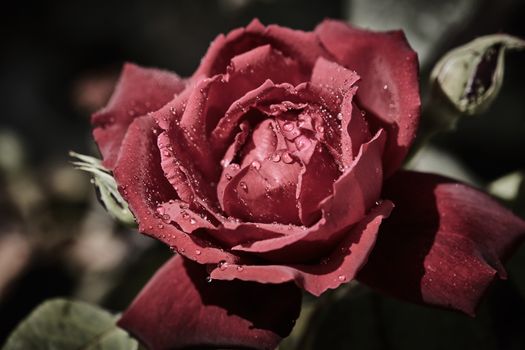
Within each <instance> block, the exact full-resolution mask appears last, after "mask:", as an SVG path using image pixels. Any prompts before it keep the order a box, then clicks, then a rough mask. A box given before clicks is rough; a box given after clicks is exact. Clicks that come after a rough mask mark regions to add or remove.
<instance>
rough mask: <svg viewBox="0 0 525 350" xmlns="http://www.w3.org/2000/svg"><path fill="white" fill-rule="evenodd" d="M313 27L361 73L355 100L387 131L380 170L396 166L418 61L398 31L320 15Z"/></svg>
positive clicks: (416, 110) (416, 108) (410, 126)
mask: <svg viewBox="0 0 525 350" xmlns="http://www.w3.org/2000/svg"><path fill="white" fill-rule="evenodd" d="M315 33H316V34H317V35H318V37H319V39H320V40H321V43H322V44H323V45H324V47H325V48H326V49H327V50H328V51H329V52H330V53H331V54H332V55H333V56H334V57H335V59H336V61H337V62H339V63H340V64H342V65H343V66H345V67H347V68H349V69H352V70H355V71H356V72H357V74H359V76H360V77H361V81H360V82H359V83H358V85H359V92H358V93H357V96H358V100H359V105H360V106H361V107H362V108H364V110H366V112H367V113H368V119H374V121H375V122H376V123H377V124H378V125H377V126H378V127H382V128H385V129H386V130H387V131H388V136H389V138H388V142H387V147H386V150H385V152H386V153H385V174H386V175H387V176H389V175H391V174H392V173H393V172H394V171H395V170H396V169H398V168H399V166H400V165H401V163H402V161H403V159H404V158H405V156H406V154H407V152H408V149H409V147H410V145H411V144H412V141H413V139H414V137H415V134H416V130H417V125H418V123H419V116H420V99H419V83H418V61H417V55H416V53H415V52H414V51H413V50H412V49H411V48H410V46H409V45H408V43H407V41H406V38H405V36H404V35H403V33H402V32H401V31H394V32H384V33H378V32H372V31H367V30H362V29H358V28H354V27H351V26H350V25H348V24H346V23H344V22H340V21H335V20H325V21H324V22H322V23H321V24H319V25H318V26H317V28H316V29H315Z"/></svg>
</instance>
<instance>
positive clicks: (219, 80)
mask: <svg viewBox="0 0 525 350" xmlns="http://www.w3.org/2000/svg"><path fill="white" fill-rule="evenodd" d="M267 79H270V80H272V81H274V82H276V83H280V82H287V83H292V84H297V83H299V82H300V81H301V79H302V76H301V74H300V72H299V67H298V66H297V63H295V62H294V61H292V60H290V59H289V58H286V57H284V56H283V55H282V54H281V53H279V52H277V51H275V50H273V49H272V48H271V47H270V46H268V45H265V46H260V47H257V48H255V49H253V50H251V51H248V52H244V53H242V54H240V55H239V56H236V57H233V58H232V60H231V63H230V65H229V67H228V71H227V73H226V74H224V75H216V76H214V77H213V78H208V79H204V80H202V81H199V82H198V83H196V86H195V88H194V90H193V93H191V95H190V96H189V99H188V101H187V105H186V109H185V110H184V114H183V115H182V118H181V119H180V129H181V130H183V134H182V136H183V140H184V141H185V143H186V146H187V152H188V153H190V154H192V155H193V157H194V159H195V162H196V164H197V165H198V168H199V169H200V170H201V172H202V173H203V174H204V175H205V176H206V177H207V178H208V179H213V178H216V177H217V175H218V174H217V171H218V168H217V160H216V157H215V156H217V157H218V156H222V154H223V152H224V149H223V148H221V149H216V148H214V147H210V141H209V140H210V139H209V137H208V136H209V134H210V132H211V131H212V130H213V129H214V128H215V127H216V126H217V123H219V121H220V120H221V119H227V118H229V117H228V116H225V113H226V111H227V110H228V108H230V107H231V105H232V104H233V103H234V101H236V100H238V99H240V98H241V97H243V96H244V95H245V94H246V93H247V92H249V91H251V90H254V89H256V88H258V87H259V86H260V85H261V84H263V83H264V82H265V81H266V80H267ZM241 112H242V114H245V113H246V112H248V109H242V111H241ZM228 136H230V134H228ZM178 142H181V140H179V141H178ZM210 149H211V152H210Z"/></svg>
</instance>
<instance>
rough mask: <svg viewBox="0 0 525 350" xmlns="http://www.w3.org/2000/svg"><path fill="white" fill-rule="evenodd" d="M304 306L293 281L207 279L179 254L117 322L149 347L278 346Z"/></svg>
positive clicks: (201, 267)
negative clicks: (208, 280)
mask: <svg viewBox="0 0 525 350" xmlns="http://www.w3.org/2000/svg"><path fill="white" fill-rule="evenodd" d="M300 309H301V293H300V291H299V290H298V289H297V287H295V286H294V285H291V284H281V285H263V284H259V283H248V282H241V281H234V282H224V281H212V282H207V276H206V269H205V267H203V266H201V265H198V264H195V263H193V262H190V261H188V260H185V259H183V258H181V257H180V256H175V257H173V258H172V259H171V260H169V261H168V262H167V263H166V264H165V265H164V266H163V267H162V268H160V269H159V270H158V271H157V273H156V274H155V275H154V276H153V278H152V279H151V280H150V281H149V282H148V284H147V285H146V286H145V287H144V289H143V290H142V291H141V292H140V294H139V295H138V296H137V297H136V299H135V300H134V301H133V303H132V304H131V306H130V307H129V308H128V309H127V310H126V311H125V312H124V314H123V315H122V317H121V319H120V320H119V321H118V325H119V326H120V327H122V328H124V329H126V330H128V331H129V332H131V334H133V335H134V336H136V337H138V338H139V339H140V340H141V342H143V343H144V344H145V345H146V346H147V347H148V348H149V349H157V350H160V349H183V348H184V349H187V348H192V349H197V348H198V349H202V348H233V347H234V348H238V347H242V348H250V349H275V347H276V346H277V345H278V344H279V342H280V341H281V339H282V338H284V337H286V336H287V335H288V334H289V333H290V331H291V330H292V328H293V326H294V322H295V320H296V319H297V317H298V316H299V312H300Z"/></svg>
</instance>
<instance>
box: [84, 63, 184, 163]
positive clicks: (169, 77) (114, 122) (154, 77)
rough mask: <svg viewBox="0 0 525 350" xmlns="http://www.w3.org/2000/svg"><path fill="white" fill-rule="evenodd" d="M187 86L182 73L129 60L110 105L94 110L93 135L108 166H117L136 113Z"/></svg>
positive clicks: (156, 105)
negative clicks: (122, 145) (144, 66)
mask: <svg viewBox="0 0 525 350" xmlns="http://www.w3.org/2000/svg"><path fill="white" fill-rule="evenodd" d="M184 86H185V82H184V80H183V79H181V78H179V76H178V75H176V74H174V73H170V72H166V71H163V70H159V69H153V68H142V67H139V66H136V65H134V64H131V63H126V64H125V65H124V67H123V69H122V73H121V75H120V80H119V82H118V84H117V86H116V88H115V92H114V93H113V96H112V97H111V100H110V101H109V103H108V105H107V106H106V107H104V108H103V109H102V110H100V111H98V112H96V113H95V114H93V117H92V118H91V123H92V125H93V128H94V130H93V136H94V138H95V141H96V142H97V145H98V147H99V149H100V153H102V157H103V159H104V162H103V164H104V166H105V167H106V168H108V169H113V167H114V166H115V163H116V161H117V157H118V155H119V151H120V145H121V143H122V139H123V138H124V135H125V134H126V130H127V129H128V126H129V124H131V122H132V121H133V119H135V118H136V117H139V116H143V115H145V114H146V113H148V112H151V111H154V110H156V109H158V108H160V107H162V106H163V105H164V104H165V103H166V102H168V101H169V100H171V99H172V98H173V95H175V94H178V93H180V92H181V91H182V90H183V89H184Z"/></svg>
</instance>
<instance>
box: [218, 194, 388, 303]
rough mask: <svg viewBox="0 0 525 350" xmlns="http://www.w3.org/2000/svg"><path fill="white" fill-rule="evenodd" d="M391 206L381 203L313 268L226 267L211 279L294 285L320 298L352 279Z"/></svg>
mask: <svg viewBox="0 0 525 350" xmlns="http://www.w3.org/2000/svg"><path fill="white" fill-rule="evenodd" d="M392 208H393V205H392V203H391V202H390V201H383V202H382V203H381V204H379V205H378V206H377V207H375V208H373V209H372V210H371V211H370V213H369V214H368V215H367V216H366V217H365V218H364V219H363V220H362V221H360V222H359V223H358V224H357V225H355V226H354V227H353V228H352V229H351V230H350V231H349V232H346V236H345V238H344V240H343V241H342V242H341V243H340V244H339V245H338V246H337V247H336V248H335V249H334V250H333V252H332V253H331V254H330V255H329V256H328V257H327V258H326V259H324V260H322V261H321V262H320V263H318V264H315V265H299V264H296V265H238V264H226V266H223V265H221V267H220V268H219V267H218V268H216V269H214V270H213V271H212V272H211V277H212V278H214V279H221V280H232V279H239V280H243V281H255V282H259V283H284V282H288V281H294V282H295V283H296V284H297V285H298V286H299V287H301V288H303V289H305V290H306V291H308V292H310V293H312V294H314V295H316V296H319V295H321V294H322V293H324V292H325V291H326V290H327V289H331V288H337V287H338V286H340V285H341V284H343V283H346V282H349V281H351V280H352V279H354V276H355V275H356V273H357V271H359V269H360V268H361V266H362V265H363V264H364V263H365V262H366V259H367V257H368V255H369V253H370V251H371V250H372V248H373V246H374V243H375V240H376V236H377V232H378V230H379V225H381V222H382V220H383V219H384V218H385V217H388V215H389V214H390V211H391V210H392Z"/></svg>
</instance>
